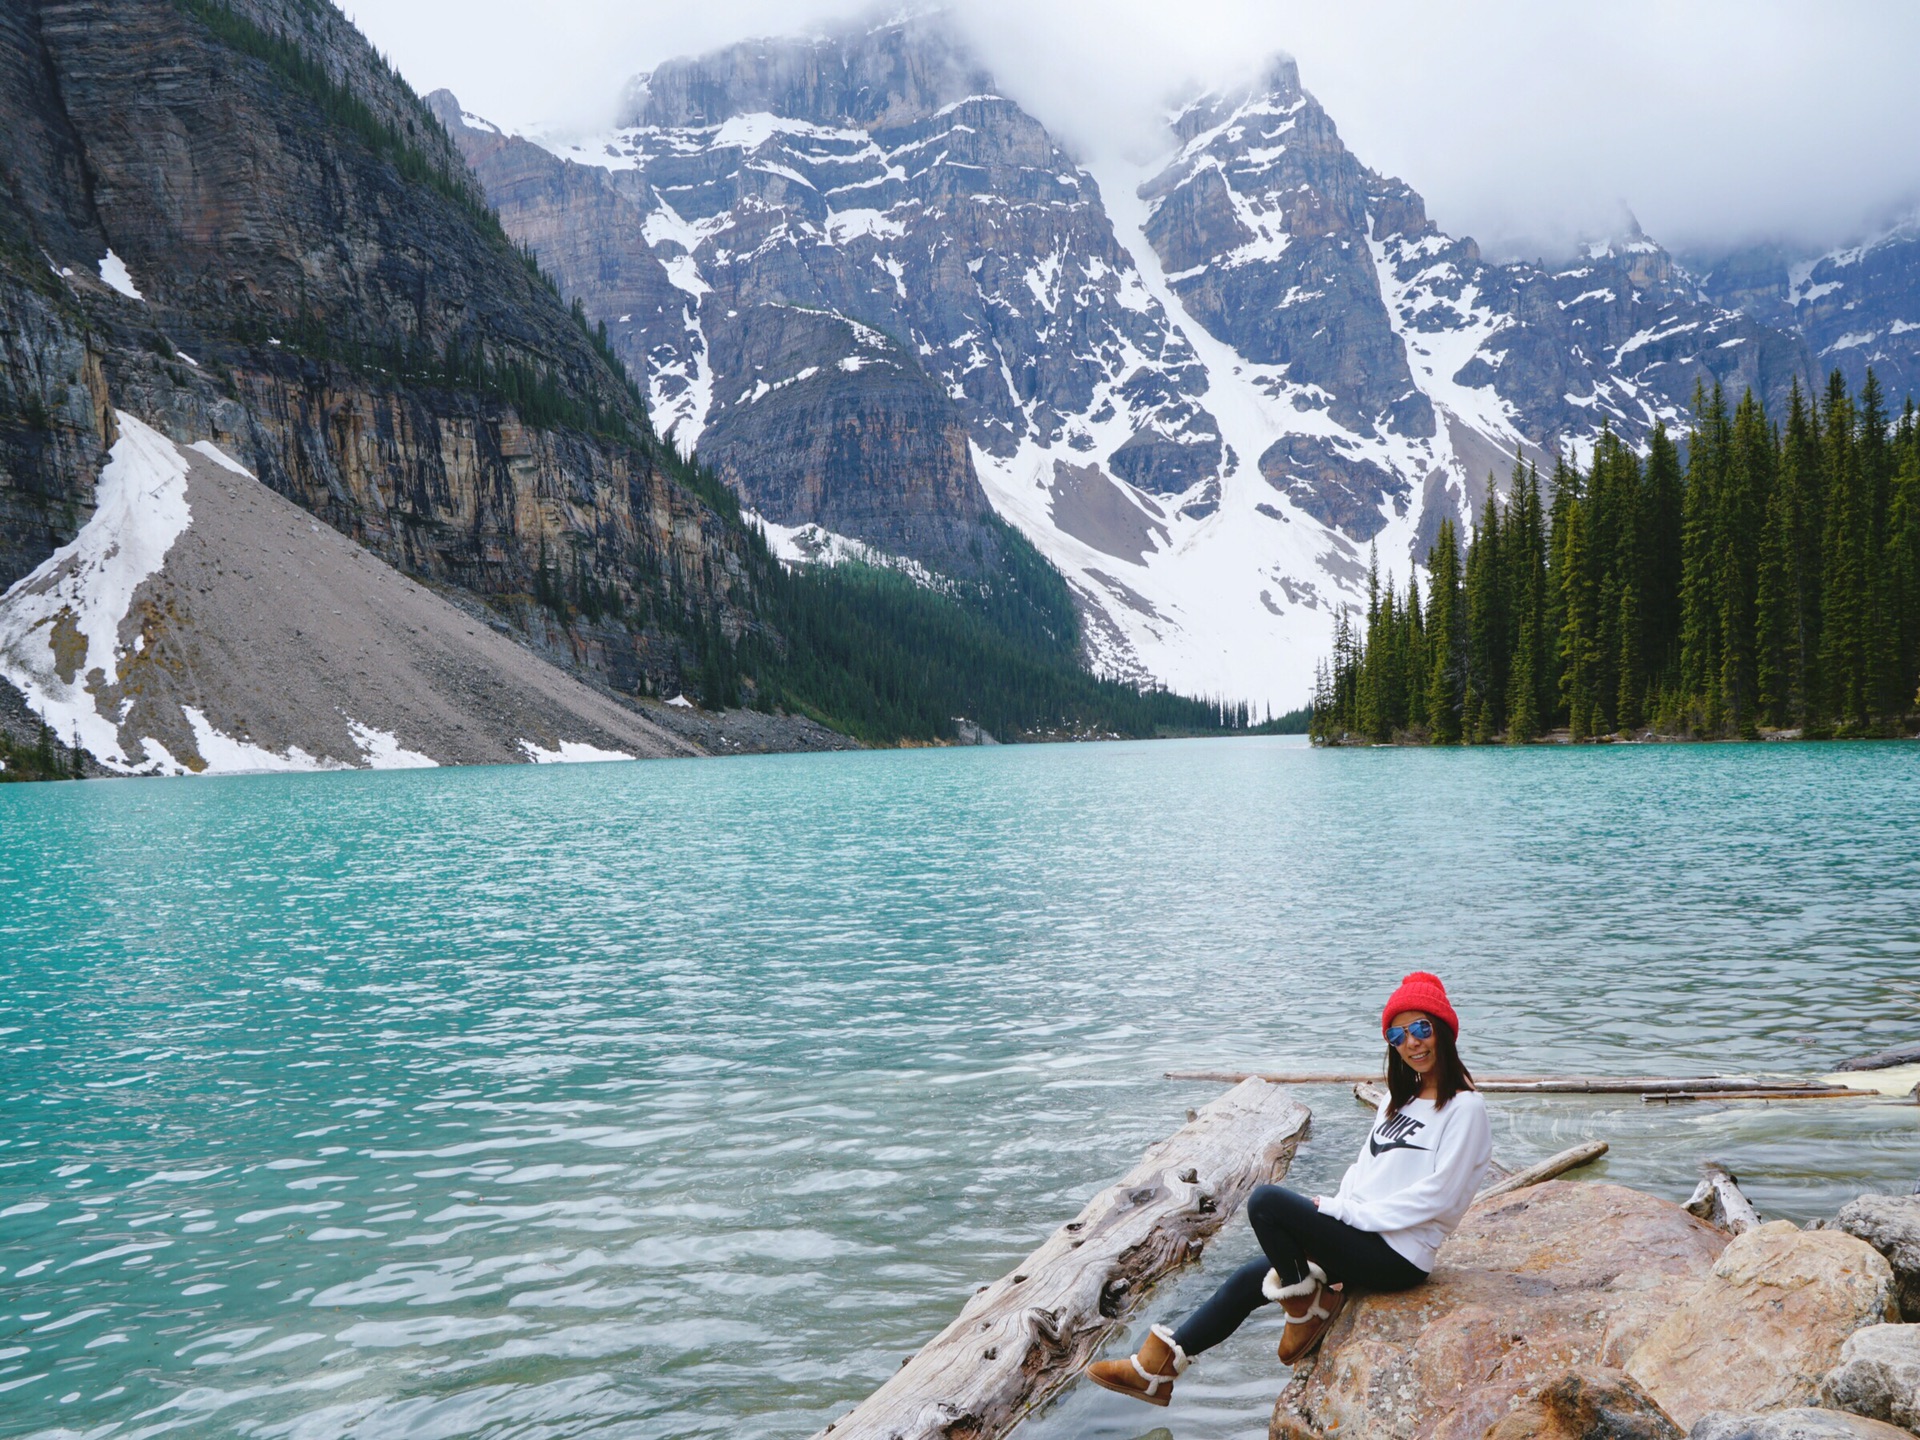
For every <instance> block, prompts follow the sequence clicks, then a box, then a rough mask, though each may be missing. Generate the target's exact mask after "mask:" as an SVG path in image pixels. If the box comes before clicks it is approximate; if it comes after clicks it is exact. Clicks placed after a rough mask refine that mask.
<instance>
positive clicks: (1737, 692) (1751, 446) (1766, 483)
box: [1714, 391, 1774, 737]
mask: <svg viewBox="0 0 1920 1440" xmlns="http://www.w3.org/2000/svg"><path fill="white" fill-rule="evenodd" d="M1773 455H1774V442H1773V435H1772V433H1771V432H1770V431H1769V429H1768V426H1767V420H1766V416H1765V415H1764V414H1763V413H1762V411H1761V409H1760V404H1759V402H1758V401H1757V400H1755V399H1754V398H1753V392H1752V391H1748V392H1747V394H1746V395H1745V396H1744V397H1742V399H1741V401H1740V405H1739V408H1738V409H1736V410H1735V411H1734V416H1733V428H1732V434H1731V444H1730V447H1729V449H1728V452H1727V463H1726V468H1725V470H1724V472H1723V473H1722V476H1721V481H1720V486H1719V493H1718V495H1717V497H1716V498H1717V500H1718V513H1717V516H1716V520H1715V526H1714V531H1715V535H1714V540H1715V556H1714V591H1715V594H1714V608H1715V610H1716V612H1717V615H1718V620H1719V627H1720V634H1719V647H1718V648H1719V655H1720V673H1719V695H1720V699H1721V703H1722V704H1723V705H1724V706H1725V709H1726V720H1727V725H1728V726H1729V727H1730V728H1731V729H1732V731H1733V732H1734V733H1735V734H1739V735H1744V736H1749V737H1750V736H1752V735H1753V733H1754V730H1755V724H1756V719H1757V707H1756V704H1755V697H1756V695H1757V693H1758V689H1759V685H1758V678H1757V658H1756V655H1755V619H1756V592H1757V588H1758V570H1759V559H1760V548H1761V535H1762V532H1763V530H1764V528H1765V522H1766V512H1767V498H1768V493H1769V491H1770V490H1771V489H1772V481H1773Z"/></svg>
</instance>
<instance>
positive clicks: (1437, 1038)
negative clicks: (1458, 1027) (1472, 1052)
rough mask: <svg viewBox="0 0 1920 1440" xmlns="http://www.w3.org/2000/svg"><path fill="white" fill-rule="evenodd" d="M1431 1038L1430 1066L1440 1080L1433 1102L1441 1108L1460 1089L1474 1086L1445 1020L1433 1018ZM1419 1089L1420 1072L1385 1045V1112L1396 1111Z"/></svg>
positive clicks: (1391, 1047)
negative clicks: (1438, 1090) (1433, 1055)
mask: <svg viewBox="0 0 1920 1440" xmlns="http://www.w3.org/2000/svg"><path fill="white" fill-rule="evenodd" d="M1433 1041H1434V1045H1433V1048H1434V1052H1435V1058H1434V1064H1433V1068H1434V1070H1435V1071H1436V1072H1437V1074H1436V1077H1435V1078H1436V1079H1437V1080H1438V1081H1439V1084H1440V1096H1439V1098H1438V1099H1436V1100H1435V1101H1434V1102H1433V1108H1434V1109H1436V1110H1444V1109H1446V1108H1447V1102H1448V1101H1449V1100H1451V1099H1453V1097H1454V1096H1456V1095H1458V1094H1459V1093H1460V1092H1461V1091H1462V1090H1471V1089H1473V1074H1472V1072H1471V1071H1469V1070H1468V1069H1467V1067H1466V1064H1465V1062H1463V1061H1462V1060H1461V1059H1460V1052H1459V1050H1458V1049H1456V1048H1455V1047H1454V1043H1453V1031H1452V1030H1451V1029H1450V1028H1448V1026H1447V1022H1446V1021H1444V1020H1435V1021H1434V1022H1433ZM1419 1093H1420V1075H1419V1072H1418V1071H1416V1070H1415V1069H1414V1068H1413V1067H1412V1066H1411V1065H1409V1064H1407V1062H1406V1061H1404V1060H1402V1059H1401V1058H1400V1052H1399V1051H1398V1050H1396V1049H1394V1048H1393V1046H1391V1045H1389V1046H1387V1095H1388V1097H1389V1098H1388V1100H1387V1114H1389V1115H1398V1114H1399V1113H1400V1112H1401V1110H1402V1109H1404V1108H1405V1106H1406V1104H1407V1102H1408V1101H1409V1100H1411V1099H1413V1097H1414V1096H1416V1095H1418V1094H1419Z"/></svg>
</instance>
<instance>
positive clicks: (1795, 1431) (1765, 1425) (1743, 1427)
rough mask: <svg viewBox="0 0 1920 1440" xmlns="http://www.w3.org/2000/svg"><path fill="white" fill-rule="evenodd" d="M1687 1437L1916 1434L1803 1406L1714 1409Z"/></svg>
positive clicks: (1756, 1439) (1858, 1438)
mask: <svg viewBox="0 0 1920 1440" xmlns="http://www.w3.org/2000/svg"><path fill="white" fill-rule="evenodd" d="M1687 1440H1913V1436H1911V1435H1909V1434H1908V1433H1907V1432H1906V1431H1905V1430H1902V1429H1900V1428H1899V1427H1898V1426H1895V1425H1889V1424H1887V1422H1886V1421H1884V1420H1870V1419H1868V1418H1867V1417H1866V1416H1864V1415H1849V1414H1847V1413H1846V1412H1844V1411H1841V1410H1815V1409H1810V1408H1808V1407H1805V1406H1802V1407H1798V1408H1795V1409H1791V1410H1772V1411H1769V1412H1767V1413H1766V1414H1764V1415H1742V1414H1736V1413H1734V1412H1732V1411H1727V1410H1712V1411H1709V1412H1708V1413H1707V1414H1705V1415H1703V1416H1701V1417H1700V1423H1699V1424H1697V1425H1695V1426H1694V1427H1693V1429H1692V1430H1690V1431H1688V1432H1687Z"/></svg>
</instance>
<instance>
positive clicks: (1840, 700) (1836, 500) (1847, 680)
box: [1820, 370, 1874, 734]
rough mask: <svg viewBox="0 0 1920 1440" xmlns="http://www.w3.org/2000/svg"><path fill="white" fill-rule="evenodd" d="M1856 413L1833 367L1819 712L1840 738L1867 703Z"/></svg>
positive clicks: (1856, 729)
mask: <svg viewBox="0 0 1920 1440" xmlns="http://www.w3.org/2000/svg"><path fill="white" fill-rule="evenodd" d="M1857 422H1858V412H1857V411H1856V410H1855V408H1854V404H1853V399H1852V397H1851V396H1849V395H1848V394H1847V383H1846V379H1845V377H1844V376H1842V375H1841V374H1840V372H1839V371H1838V370H1835V371H1834V372H1833V374H1832V375H1831V376H1830V377H1828V380H1827V394H1826V400H1825V403H1824V405H1823V407H1822V410H1821V415H1820V428H1821V431H1822V439H1823V440H1824V442H1825V443H1824V444H1823V445H1822V446H1821V451H1822V460H1823V462H1824V465H1823V468H1824V469H1825V472H1826V474H1825V480H1826V495H1827V504H1826V513H1825V516H1824V521H1825V523H1824V525H1823V527H1822V536H1821V545H1820V561H1821V564H1820V597H1821V620H1822V624H1821V627H1820V673H1821V681H1822V688H1823V695H1822V701H1823V704H1822V709H1823V711H1824V715H1825V718H1826V719H1828V720H1831V721H1832V722H1833V723H1834V724H1835V725H1836V726H1837V727H1838V729H1839V730H1840V731H1841V732H1842V733H1850V734H1863V733H1865V732H1866V730H1867V728H1868V727H1869V725H1870V723H1871V718H1872V717H1871V711H1872V706H1873V690H1874V686H1873V677H1872V647H1871V640H1870V634H1869V632H1870V630H1871V626H1872V603H1871V598H1870V597H1871V593H1872V589H1873V575H1872V571H1873V568H1874V567H1873V564H1872V540H1871V538H1870V537H1871V531H1872V528H1873V519H1872V516H1871V514H1870V513H1869V505H1868V502H1867V487H1866V482H1865V478H1864V475H1863V473H1862V469H1861V463H1860V446H1859V444H1858V443H1857V438H1856V431H1857V428H1858V424H1857Z"/></svg>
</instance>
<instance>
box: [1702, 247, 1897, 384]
mask: <svg viewBox="0 0 1920 1440" xmlns="http://www.w3.org/2000/svg"><path fill="white" fill-rule="evenodd" d="M1694 268H1695V269H1696V270H1697V271H1698V273H1699V274H1700V276H1701V280H1700V286H1701V289H1702V290H1703V291H1704V293H1706V294H1707V295H1709V296H1711V297H1712V298H1713V300H1714V301H1715V302H1716V303H1718V304H1721V305H1725V306H1728V307H1730V308H1733V309H1737V310H1740V311H1742V312H1744V313H1746V314H1749V315H1752V316H1753V317H1754V318H1755V319H1757V320H1759V321H1761V322H1762V323H1764V324H1768V325H1775V326H1780V327H1782V328H1790V329H1792V330H1794V331H1796V332H1798V333H1799V334H1800V335H1802V336H1804V337H1805V339H1806V342H1807V345H1808V347H1809V348H1810V349H1811V350H1812V351H1813V355H1814V364H1815V366H1816V369H1817V370H1818V371H1819V372H1820V373H1819V374H1818V375H1816V377H1815V378H1816V379H1819V378H1821V376H1824V374H1825V373H1826V372H1827V371H1829V370H1839V371H1840V372H1841V373H1843V374H1844V375H1845V376H1846V377H1847V384H1848V385H1849V386H1850V387H1851V388H1853V389H1854V390H1855V391H1857V390H1858V389H1859V388H1860V385H1861V383H1862V382H1863V381H1864V380H1865V379H1866V374H1867V371H1868V369H1869V368H1871V369H1872V370H1873V372H1874V374H1875V375H1876V376H1877V377H1878V378H1879V380H1880V384H1881V386H1882V388H1883V389H1885V390H1886V392H1887V393H1888V394H1889V395H1891V396H1892V397H1894V398H1895V400H1896V401H1898V400H1899V399H1902V398H1904V397H1905V396H1907V395H1910V394H1913V393H1915V392H1916V391H1920V216H1909V217H1908V218H1907V219H1906V220H1903V221H1902V222H1901V223H1899V224H1897V225H1894V226H1892V227H1890V228H1889V229H1887V230H1885V231H1883V232H1882V233H1880V234H1878V235H1874V236H1870V237H1869V238H1867V239H1866V240H1863V241H1861V242H1860V243H1859V244H1855V245H1845V246H1840V247H1838V248H1836V249H1833V250H1828V251H1824V252H1808V251H1798V250H1793V249H1788V248H1784V247H1780V246H1761V247H1756V248H1750V249H1746V250H1741V251H1738V252H1736V253H1734V254H1731V255H1726V256H1717V257H1712V258H1707V259H1702V260H1698V261H1696V262H1694Z"/></svg>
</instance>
